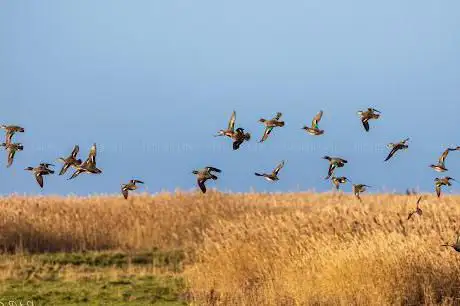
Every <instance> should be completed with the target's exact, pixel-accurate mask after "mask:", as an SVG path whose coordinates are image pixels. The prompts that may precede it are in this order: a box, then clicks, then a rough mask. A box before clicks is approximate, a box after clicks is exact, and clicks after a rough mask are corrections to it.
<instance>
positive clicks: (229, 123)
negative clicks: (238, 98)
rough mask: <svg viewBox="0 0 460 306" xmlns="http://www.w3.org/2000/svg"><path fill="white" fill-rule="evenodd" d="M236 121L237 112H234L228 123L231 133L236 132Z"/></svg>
mask: <svg viewBox="0 0 460 306" xmlns="http://www.w3.org/2000/svg"><path fill="white" fill-rule="evenodd" d="M235 120H236V112H235V111H233V113H232V116H231V117H230V121H229V122H228V130H230V131H234V130H235Z"/></svg>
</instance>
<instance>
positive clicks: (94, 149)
mask: <svg viewBox="0 0 460 306" xmlns="http://www.w3.org/2000/svg"><path fill="white" fill-rule="evenodd" d="M96 154H97V147H96V144H93V145H92V147H91V149H90V151H89V154H88V158H87V159H86V161H85V162H84V165H83V167H86V166H88V165H93V166H94V165H95V164H96Z"/></svg>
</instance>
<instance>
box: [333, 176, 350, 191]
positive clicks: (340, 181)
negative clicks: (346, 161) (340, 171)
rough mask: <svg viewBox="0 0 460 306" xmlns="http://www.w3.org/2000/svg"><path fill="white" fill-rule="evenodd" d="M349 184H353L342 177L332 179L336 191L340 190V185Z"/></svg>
mask: <svg viewBox="0 0 460 306" xmlns="http://www.w3.org/2000/svg"><path fill="white" fill-rule="evenodd" d="M347 182H351V181H350V180H349V179H348V178H346V177H345V176H340V177H335V176H332V177H331V183H332V184H333V185H334V186H335V189H336V190H339V189H340V184H346V183H347Z"/></svg>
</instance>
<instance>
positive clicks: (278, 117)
mask: <svg viewBox="0 0 460 306" xmlns="http://www.w3.org/2000/svg"><path fill="white" fill-rule="evenodd" d="M281 116H283V114H282V113H280V112H277V113H276V116H275V117H273V120H280V118H281Z"/></svg>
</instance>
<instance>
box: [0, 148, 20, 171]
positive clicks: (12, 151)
mask: <svg viewBox="0 0 460 306" xmlns="http://www.w3.org/2000/svg"><path fill="white" fill-rule="evenodd" d="M0 147H4V148H5V150H6V151H7V152H8V163H7V165H6V167H7V168H9V167H11V165H12V164H13V161H14V156H15V155H16V152H18V151H22V150H24V146H23V145H22V144H21V143H12V142H8V143H2V144H0Z"/></svg>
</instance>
